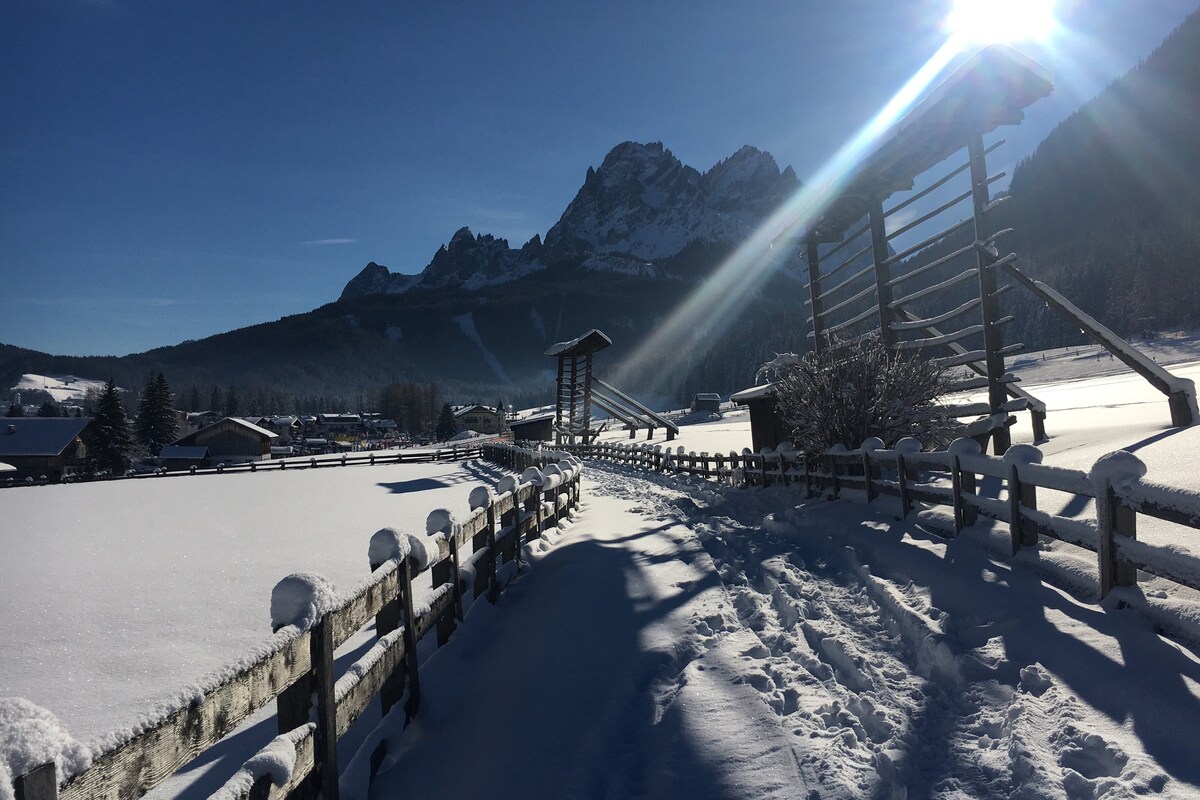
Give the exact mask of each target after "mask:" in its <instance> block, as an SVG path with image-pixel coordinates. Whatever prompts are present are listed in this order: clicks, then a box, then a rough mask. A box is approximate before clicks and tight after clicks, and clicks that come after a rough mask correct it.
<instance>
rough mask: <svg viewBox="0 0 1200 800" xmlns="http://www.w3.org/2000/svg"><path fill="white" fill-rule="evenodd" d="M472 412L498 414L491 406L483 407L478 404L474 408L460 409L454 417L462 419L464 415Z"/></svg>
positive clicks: (465, 407) (464, 407)
mask: <svg viewBox="0 0 1200 800" xmlns="http://www.w3.org/2000/svg"><path fill="white" fill-rule="evenodd" d="M471 411H482V412H485V413H488V414H495V413H496V409H494V408H492V407H491V406H483V405H478V404H476V405H473V406H463V407H462V408H460V409H458V410H457V411H455V412H454V416H456V417H461V416H462V415H463V414H467V413H470V412H471Z"/></svg>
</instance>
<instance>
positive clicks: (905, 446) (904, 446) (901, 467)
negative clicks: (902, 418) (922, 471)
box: [892, 436, 921, 519]
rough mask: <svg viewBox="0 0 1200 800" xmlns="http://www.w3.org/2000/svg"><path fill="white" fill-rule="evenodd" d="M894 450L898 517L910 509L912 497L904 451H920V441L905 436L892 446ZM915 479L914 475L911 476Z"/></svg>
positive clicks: (905, 514)
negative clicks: (898, 489) (898, 504)
mask: <svg viewBox="0 0 1200 800" xmlns="http://www.w3.org/2000/svg"><path fill="white" fill-rule="evenodd" d="M892 449H893V450H895V451H896V485H897V486H899V487H900V519H904V518H905V517H907V516H908V512H909V511H911V510H912V505H913V504H912V498H911V496H910V495H909V492H908V479H909V477H910V476H909V467H908V465H907V464H905V463H904V456H905V454H906V453H919V452H921V443H920V442H919V441H917V440H916V439H914V438H912V437H911V436H905V437H904V438H903V439H901V440H900V441H898V442H896V444H895V446H894V447H893V448H892ZM911 477H912V478H913V479H916V477H917V476H916V475H915V474H914V475H912V476H911Z"/></svg>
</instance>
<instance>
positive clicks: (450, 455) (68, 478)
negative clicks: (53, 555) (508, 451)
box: [0, 444, 486, 488]
mask: <svg viewBox="0 0 1200 800" xmlns="http://www.w3.org/2000/svg"><path fill="white" fill-rule="evenodd" d="M485 446H486V445H482V444H475V445H471V446H465V447H445V448H439V449H437V450H421V451H418V452H415V453H411V452H403V451H401V452H390V451H386V450H385V451H381V452H378V453H377V452H367V453H355V454H349V453H346V454H343V455H342V456H341V457H339V458H318V457H316V456H309V457H308V458H304V457H303V456H299V457H290V458H273V459H271V460H270V461H247V462H243V463H240V464H221V465H218V466H215V467H188V468H187V469H176V470H168V469H167V468H166V467H160V468H158V469H156V470H154V471H152V472H142V473H130V474H127V475H106V476H103V477H97V478H93V477H87V476H81V475H78V474H70V475H64V476H63V478H62V480H61V481H59V482H60V483H91V482H94V481H122V480H134V481H142V480H153V479H155V478H178V477H181V476H183V475H221V474H233V473H239V472H282V471H283V470H287V469H293V470H294V469H321V468H325V467H353V466H372V467H373V466H377V465H383V464H429V463H432V462H435V461H464V460H466V459H470V458H479V457H480V456H481V455H482V453H483V448H484V447H485ZM49 483H52V481H50V480H49V479H47V478H46V476H44V475H43V476H42V477H41V478H40V479H37V480H34V479H32V478H27V479H25V480H21V481H18V480H15V479H13V478H7V479H5V480H4V481H3V482H0V488H16V487H18V486H45V485H47V484H49Z"/></svg>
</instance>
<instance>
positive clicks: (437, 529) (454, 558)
mask: <svg viewBox="0 0 1200 800" xmlns="http://www.w3.org/2000/svg"><path fill="white" fill-rule="evenodd" d="M459 530H460V527H459V524H458V520H456V519H455V518H454V513H453V512H452V511H450V510H449V509H445V508H435V509H434V510H433V511H430V512H429V516H427V517H426V518H425V535H426V536H439V535H440V536H442V537H443V538H444V539H445V540H446V543H447V544H448V545H449V546H450V557H449V558H445V559H442V560H441V561H439V562H437V563H436V564H434V565H433V569H432V570H430V573H431V577H432V579H433V588H434V590H435V591H436V590H437V589H438V587H440V586H444V585H446V584H450V587H451V591H452V592H453V593H454V603H453V605H451V606H450V607H449V608H447V609H446V613H444V614H442V615H441V616H440V617H438V621H437V643H438V647H441V646H442V645H444V644H445V643H446V642H448V641H450V636H451V634H453V633H454V628H455V619H456V618H457V619H462V616H463V614H462V587H461V586H460V585H459V582H458V570H459V563H458V532H459Z"/></svg>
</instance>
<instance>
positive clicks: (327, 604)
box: [271, 572, 337, 631]
mask: <svg viewBox="0 0 1200 800" xmlns="http://www.w3.org/2000/svg"><path fill="white" fill-rule="evenodd" d="M336 604H337V590H336V589H335V588H334V586H333V583H331V582H330V581H329V580H328V579H327V578H325V577H323V576H321V575H318V574H316V573H315V572H294V573H292V574H291V575H288V576H287V577H286V578H284V579H283V580H281V581H280V582H279V583H277V584H275V588H274V589H272V590H271V630H275V631H277V630H279V629H280V628H282V627H284V626H286V625H295V626H296V627H297V628H299V629H300V630H308V629H309V628H311V627H312V626H313V625H316V624H317V622H318V621H319V620H320V619H321V618H322V617H323V616H325V614H326V613H327V612H329V611H331V610H332V609H333V608H334V607H335V605H336Z"/></svg>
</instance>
